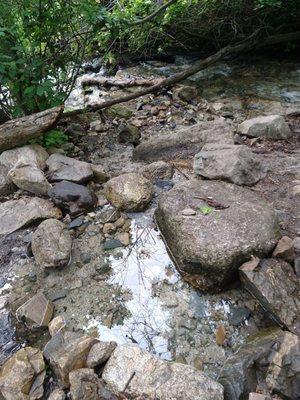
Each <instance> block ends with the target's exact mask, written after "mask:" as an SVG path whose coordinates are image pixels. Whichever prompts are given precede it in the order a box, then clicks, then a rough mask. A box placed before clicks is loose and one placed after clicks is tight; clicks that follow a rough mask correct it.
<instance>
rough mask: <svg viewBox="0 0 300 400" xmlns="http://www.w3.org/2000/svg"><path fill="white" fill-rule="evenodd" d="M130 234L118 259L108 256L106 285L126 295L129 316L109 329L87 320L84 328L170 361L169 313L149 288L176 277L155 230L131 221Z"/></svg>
mask: <svg viewBox="0 0 300 400" xmlns="http://www.w3.org/2000/svg"><path fill="white" fill-rule="evenodd" d="M131 233H132V243H133V244H132V245H131V246H129V247H128V248H126V249H124V250H122V257H118V258H114V257H113V256H110V257H109V261H110V263H111V266H112V270H113V272H112V274H111V277H110V279H109V283H110V284H113V285H120V286H121V287H122V288H123V289H125V290H127V291H129V292H130V294H131V296H130V299H129V300H128V301H126V303H125V307H126V308H127V309H128V311H129V312H130V314H131V316H130V317H128V318H125V319H124V321H123V325H115V326H113V327H112V328H110V329H109V328H107V327H106V326H104V325H103V324H101V322H99V321H98V320H97V319H94V320H91V321H90V322H89V325H88V327H92V326H97V328H98V330H99V334H100V338H101V339H102V340H115V341H116V342H118V343H126V342H130V341H132V342H135V343H138V344H139V345H140V346H141V347H142V348H145V349H147V350H149V351H151V352H152V353H155V354H157V355H160V356H161V357H163V358H165V359H170V358H171V354H170V353H169V351H168V340H167V336H168V332H169V330H170V328H169V326H168V321H169V318H170V314H169V311H168V310H167V309H166V308H164V307H163V304H162V302H161V300H160V299H159V298H158V297H155V295H154V294H153V286H154V285H156V284H158V283H159V282H167V283H169V284H174V283H175V282H176V281H177V280H178V275H177V272H176V271H175V269H174V267H173V265H172V263H171V261H170V258H169V256H168V254H167V251H166V248H165V245H164V243H163V241H162V240H161V238H160V237H159V233H158V232H157V231H155V230H154V229H153V228H152V227H149V226H148V227H141V226H139V225H138V224H137V222H133V223H132V227H131Z"/></svg>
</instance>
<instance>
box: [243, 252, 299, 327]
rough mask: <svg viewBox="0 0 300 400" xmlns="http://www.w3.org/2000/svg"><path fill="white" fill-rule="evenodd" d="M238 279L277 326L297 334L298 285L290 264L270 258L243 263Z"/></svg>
mask: <svg viewBox="0 0 300 400" xmlns="http://www.w3.org/2000/svg"><path fill="white" fill-rule="evenodd" d="M240 277H241V280H242V282H243V283H244V284H245V286H246V288H247V290H248V291H249V292H250V293H251V294H252V295H253V296H254V297H255V298H256V299H257V300H258V301H259V303H260V304H261V306H262V307H263V308H264V309H265V310H267V311H268V312H270V313H271V315H272V317H273V318H274V319H275V321H277V323H278V324H280V325H281V326H286V327H287V328H288V329H289V330H290V331H291V332H294V333H296V334H298V335H299V334H300V296H299V294H300V292H299V281H298V279H297V277H296V275H295V273H294V271H293V268H292V267H291V266H290V264H288V263H287V262H285V261H283V260H278V259H273V258H270V259H265V260H261V261H260V262H259V263H258V264H257V263H254V264H252V263H246V264H244V265H242V266H241V267H240Z"/></svg>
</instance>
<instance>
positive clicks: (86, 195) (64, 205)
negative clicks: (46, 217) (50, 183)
mask: <svg viewBox="0 0 300 400" xmlns="http://www.w3.org/2000/svg"><path fill="white" fill-rule="evenodd" d="M48 195H49V196H50V197H51V199H52V200H53V202H54V203H55V204H56V205H57V206H58V207H59V208H61V209H62V210H63V211H64V212H66V213H69V214H71V215H78V214H81V213H82V212H84V211H89V210H92V209H93V208H94V207H95V205H96V204H97V197H96V195H95V194H94V193H93V192H91V191H90V190H89V189H88V188H86V187H85V186H82V185H78V184H77V183H73V182H68V181H62V182H58V183H56V184H55V185H54V187H53V188H52V189H50V190H49V192H48Z"/></svg>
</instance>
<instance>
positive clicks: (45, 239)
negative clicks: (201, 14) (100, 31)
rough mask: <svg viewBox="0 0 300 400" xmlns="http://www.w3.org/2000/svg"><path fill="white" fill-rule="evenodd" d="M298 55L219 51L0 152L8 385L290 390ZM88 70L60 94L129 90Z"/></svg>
mask: <svg viewBox="0 0 300 400" xmlns="http://www.w3.org/2000/svg"><path fill="white" fill-rule="evenodd" d="M184 62H185V61H184ZM184 62H181V64H184ZM180 68H181V66H180V65H177V66H176V69H177V70H178V69H180ZM299 68H300V66H299V65H297V64H295V63H289V64H288V63H287V64H285V63H282V64H281V65H279V64H276V63H273V62H269V63H268V64H266V65H263V64H262V61H261V60H256V62H255V63H253V64H249V62H245V61H243V60H242V61H239V62H236V63H235V64H232V63H227V64H221V65H218V66H217V67H214V68H211V69H209V70H208V71H206V72H205V73H201V74H199V76H196V77H194V78H193V80H192V81H188V82H186V83H185V85H179V86H178V87H175V88H173V90H172V91H169V92H166V93H162V94H160V95H158V96H155V97H154V96H147V97H145V98H142V99H139V100H136V101H133V102H130V103H129V104H126V105H118V106H113V107H111V108H110V109H108V110H105V111H104V112H99V113H89V114H85V115H82V116H78V117H73V118H69V119H65V120H63V121H62V122H61V123H60V126H59V129H61V130H63V131H64V132H65V133H66V134H68V135H69V142H68V143H65V144H64V145H62V146H60V147H59V148H58V147H56V148H48V149H43V148H42V147H41V146H39V145H38V144H33V145H28V146H23V147H22V148H18V149H12V150H8V151H5V152H3V153H2V154H1V155H0V172H1V180H0V183H1V185H0V193H1V196H2V197H1V203H0V216H1V226H0V232H1V250H0V255H1V304H0V305H1V322H0V330H1V333H2V335H1V364H3V368H2V372H1V377H0V389H1V390H2V396H3V397H4V399H19V398H20V399H41V398H42V399H47V398H49V399H51V400H55V399H56V400H57V399H64V398H66V397H65V396H68V398H72V399H78V400H79V399H98V398H99V399H117V398H119V399H120V398H121V399H122V398H149V399H155V398H158V399H185V398H186V399H205V400H207V399H223V398H225V399H230V400H232V399H237V400H240V399H248V398H249V399H252V400H260V399H261V400H263V399H269V398H281V399H297V398H299V396H300V388H299V357H300V355H299V338H298V335H299V332H300V322H299V308H300V306H299V243H298V242H299V237H298V235H299V225H297V224H298V221H297V218H298V216H299V184H300V181H299V179H300V175H299V174H300V166H299V164H300V150H299V127H300V111H299V99H298V97H297V93H298V91H299V92H300V76H299V71H300V70H299ZM172 69H174V66H172V65H162V64H157V63H156V64H153V63H152V64H150V63H149V64H144V65H142V66H138V67H135V68H130V69H127V70H122V71H119V72H118V73H117V77H118V78H122V79H131V78H132V77H135V76H137V77H140V76H144V77H149V76H150V77H152V76H153V77H157V76H160V75H161V74H168V73H170V71H171V70H172ZM287 70H288V73H287ZM266 73H268V77H269V78H268V79H267V80H265V78H264V76H265V74H266ZM97 76H98V75H97V73H96V74H95V73H93V74H89V75H87V76H84V77H83V78H80V79H79V81H78V86H77V87H76V89H75V90H74V92H73V93H72V95H71V97H70V100H69V103H68V105H67V107H68V108H70V107H78V106H85V105H87V104H91V103H93V102H97V101H101V99H103V98H107V97H115V96H118V95H120V93H124V92H128V91H130V90H135V88H131V89H122V90H120V89H118V88H114V87H112V88H111V89H110V90H108V89H105V90H104V89H103V88H99V87H97V86H92V87H90V88H87V87H86V86H85V88H84V89H83V88H82V87H81V80H82V79H85V80H86V79H88V78H89V77H92V78H95V77H96V78H97ZM270 87H271V88H272V90H270ZM287 93H288V94H289V95H288V96H287ZM41 221H43V222H41ZM41 351H43V354H42V353H41ZM45 363H46V364H45ZM49 396H50V397H49Z"/></svg>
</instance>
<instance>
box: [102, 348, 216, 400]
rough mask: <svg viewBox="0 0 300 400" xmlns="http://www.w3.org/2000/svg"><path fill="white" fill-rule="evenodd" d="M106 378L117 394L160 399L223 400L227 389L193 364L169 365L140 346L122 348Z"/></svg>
mask: <svg viewBox="0 0 300 400" xmlns="http://www.w3.org/2000/svg"><path fill="white" fill-rule="evenodd" d="M102 378H103V379H104V381H105V382H106V383H107V384H108V386H109V387H111V388H112V389H113V390H114V391H115V392H123V391H126V394H127V395H129V396H133V397H134V396H137V397H138V396H142V395H144V396H149V398H156V397H157V398H159V399H160V400H177V399H178V400H182V399H197V400H223V387H222V386H221V385H220V384H218V383H217V382H215V381H213V380H212V379H211V378H209V377H207V376H206V375H205V374H204V373H202V372H201V371H198V370H196V369H195V368H193V367H192V366H190V365H185V364H179V363H168V362H167V361H163V360H161V359H159V358H157V357H155V356H153V355H151V354H150V353H148V352H147V351H145V350H142V349H140V348H139V347H138V346H136V345H122V346H118V347H117V349H116V350H115V351H114V352H113V354H112V355H111V357H110V359H109V360H108V362H107V364H106V365H105V367H104V371H103V374H102Z"/></svg>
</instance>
